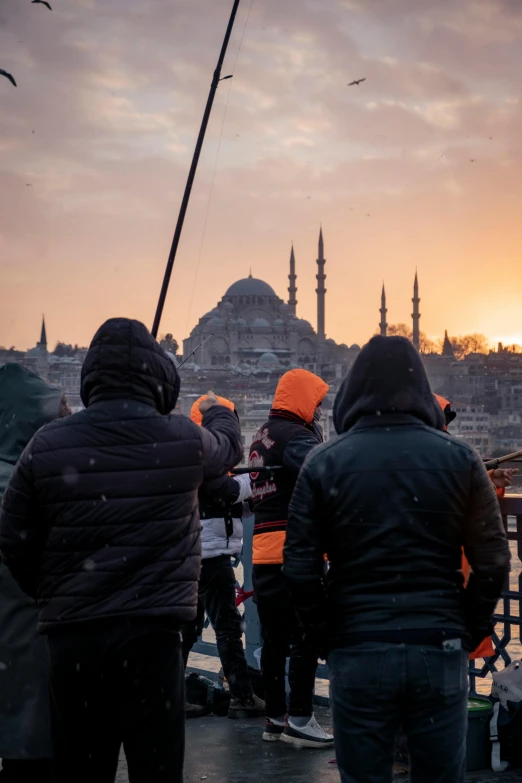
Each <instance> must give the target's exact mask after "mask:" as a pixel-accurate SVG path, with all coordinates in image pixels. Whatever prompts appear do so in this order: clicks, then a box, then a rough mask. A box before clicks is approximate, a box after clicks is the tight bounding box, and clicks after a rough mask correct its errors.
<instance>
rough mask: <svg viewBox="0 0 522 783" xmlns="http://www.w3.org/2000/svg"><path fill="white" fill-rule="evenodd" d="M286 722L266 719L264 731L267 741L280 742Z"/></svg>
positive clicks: (264, 737)
mask: <svg viewBox="0 0 522 783" xmlns="http://www.w3.org/2000/svg"><path fill="white" fill-rule="evenodd" d="M284 730H285V724H284V722H283V721H279V720H271V719H270V718H267V719H266V726H265V730H264V732H263V739H264V740H265V742H279V740H280V739H281V737H282V736H283V732H284Z"/></svg>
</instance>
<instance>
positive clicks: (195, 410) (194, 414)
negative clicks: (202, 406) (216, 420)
mask: <svg viewBox="0 0 522 783" xmlns="http://www.w3.org/2000/svg"><path fill="white" fill-rule="evenodd" d="M207 397H208V395H207V394H204V395H203V397H200V398H199V400H196V402H195V403H194V404H193V406H192V408H191V409H190V419H191V421H193V422H194V424H199V426H200V427H201V424H202V422H203V414H202V413H201V411H200V410H199V403H200V402H203V400H206V399H207ZM216 397H217V395H216ZM217 400H218V402H219V404H220V405H224V407H225V408H228V409H229V410H231V411H235V407H234V403H233V402H231V401H230V400H227V399H226V397H218V398H217Z"/></svg>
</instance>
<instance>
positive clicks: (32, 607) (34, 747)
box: [0, 364, 63, 759]
mask: <svg viewBox="0 0 522 783" xmlns="http://www.w3.org/2000/svg"><path fill="white" fill-rule="evenodd" d="M62 398H63V392H62V391H61V389H57V388H55V387H54V386H50V385H49V384H47V383H45V381H42V379H41V378H39V377H38V376H37V375H34V373H32V372H29V370H26V369H24V368H23V367H22V366H21V365H19V364H6V365H4V366H3V367H0V496H1V495H2V494H3V492H4V490H5V488H6V486H7V483H8V481H9V478H10V476H11V473H12V472H13V469H14V466H15V464H16V462H17V460H18V458H19V457H20V455H21V453H22V451H23V450H24V448H25V446H27V444H28V442H29V441H30V440H31V438H32V437H33V435H34V434H35V432H36V431H37V430H38V429H39V428H40V427H42V426H43V425H44V424H47V423H48V422H50V421H52V420H53V419H55V418H56V417H57V416H58V412H59V408H60V403H61V401H62ZM37 621H38V607H37V605H36V602H35V600H34V599H33V598H29V596H27V595H26V594H25V593H24V592H23V591H22V590H21V589H20V587H19V586H18V585H17V583H16V582H15V580H14V579H13V577H12V576H11V574H10V573H9V570H8V569H7V566H6V565H4V563H0V758H9V759H39V758H50V757H51V737H50V732H49V696H48V692H49V672H48V667H47V654H46V650H45V642H44V640H43V639H42V637H41V636H38V635H37V633H36V624H37Z"/></svg>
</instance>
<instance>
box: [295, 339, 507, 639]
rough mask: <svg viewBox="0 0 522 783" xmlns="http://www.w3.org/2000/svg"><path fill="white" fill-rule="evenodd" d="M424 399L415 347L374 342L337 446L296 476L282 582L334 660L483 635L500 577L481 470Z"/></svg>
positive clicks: (340, 411)
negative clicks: (363, 650) (348, 650)
mask: <svg viewBox="0 0 522 783" xmlns="http://www.w3.org/2000/svg"><path fill="white" fill-rule="evenodd" d="M432 400H433V396H432V395H431V391H430V387H429V383H428V380H427V377H426V373H425V370H424V367H423V365H422V362H421V360H420V357H419V356H418V354H417V353H416V351H415V350H414V349H413V347H412V346H411V344H410V343H408V341H407V340H404V339H402V338H381V337H377V338H373V339H372V340H371V341H370V343H369V344H368V345H367V346H366V347H365V348H364V349H363V351H362V352H361V354H360V356H359V358H358V359H357V360H356V362H355V364H354V367H353V369H352V372H351V374H350V376H349V377H348V379H347V380H346V381H345V382H344V383H343V385H342V387H341V390H340V391H339V394H338V396H337V399H336V404H335V423H336V427H337V429H338V432H339V433H340V436H339V437H338V438H336V439H334V440H333V441H331V442H329V443H328V444H326V445H324V446H321V447H319V448H318V449H317V450H316V451H315V452H314V453H313V455H312V456H311V458H310V459H309V460H308V461H307V463H306V464H305V466H304V468H303V470H302V471H301V474H300V477H299V480H298V482H297V486H296V489H295V492H294V495H293V499H292V504H291V507H290V515H289V522H288V531H287V542H286V547H285V566H284V571H285V574H286V577H287V579H288V580H289V583H290V586H291V590H292V593H293V596H294V600H295V602H296V605H297V606H298V609H299V611H300V614H301V617H302V619H303V622H304V624H305V626H306V627H307V628H308V630H309V631H310V632H313V631H314V629H315V632H316V633H320V634H321V633H324V634H325V635H326V636H327V638H328V640H329V646H330V648H337V647H342V646H346V645H349V644H354V643H358V642H362V641H377V642H391V643H394V642H398V643H402V642H404V643H406V642H411V643H422V644H429V643H431V642H433V643H439V642H442V641H443V639H445V638H446V639H448V638H452V637H456V638H461V639H462V640H463V641H464V643H465V644H466V645H468V647H470V648H471V647H472V646H475V645H476V643H478V642H480V641H481V639H483V638H484V637H485V636H486V635H487V633H488V630H489V622H490V617H491V614H492V613H493V611H494V609H495V606H496V602H497V600H498V598H499V596H500V593H501V590H502V587H503V585H504V581H505V578H506V575H507V573H508V569H509V560H510V555H509V547H508V543H507V540H506V534H505V532H504V528H503V525H502V519H501V515H500V510H499V506H498V501H497V497H496V494H495V490H494V488H493V486H492V484H491V481H490V480H489V477H488V475H487V472H486V470H485V468H484V465H483V463H482V461H481V459H480V457H479V456H478V455H477V454H476V453H475V451H474V450H473V449H472V448H470V447H469V446H468V445H466V444H465V443H462V442H460V441H457V440H455V439H454V438H452V437H451V436H449V435H447V434H445V433H444V432H442V431H440V430H439V429H436V428H435V427H440V428H441V429H442V426H443V421H442V418H441V415H440V413H441V412H440V408H439V407H438V406H437V404H436V403H435V402H433V403H432ZM462 547H464V549H465V552H466V556H467V557H468V559H469V561H470V563H471V566H472V569H473V574H472V577H471V579H470V582H469V585H468V588H467V589H466V590H464V585H463V576H462V571H461V553H462ZM324 552H327V553H328V559H329V561H330V570H329V572H328V578H327V583H326V591H325V584H324V581H323V573H324V571H323V553H324ZM326 617H329V623H327V622H326V619H325V618H326Z"/></svg>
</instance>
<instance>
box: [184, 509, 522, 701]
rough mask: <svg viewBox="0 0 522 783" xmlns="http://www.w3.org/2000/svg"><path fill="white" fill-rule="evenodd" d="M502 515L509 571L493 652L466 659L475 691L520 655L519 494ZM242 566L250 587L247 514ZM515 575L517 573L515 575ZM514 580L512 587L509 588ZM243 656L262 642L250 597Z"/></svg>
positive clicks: (206, 646) (212, 648) (250, 657)
mask: <svg viewBox="0 0 522 783" xmlns="http://www.w3.org/2000/svg"><path fill="white" fill-rule="evenodd" d="M501 508H502V516H503V519H504V524H505V526H506V530H507V535H508V538H509V541H510V542H515V544H516V545H515V546H513V544H511V553H512V557H513V560H512V567H511V575H510V577H509V578H508V580H507V583H506V588H505V590H504V592H503V594H502V599H501V602H500V605H499V610H498V611H497V613H496V614H495V615H494V618H493V619H494V622H495V631H494V634H493V646H494V648H495V655H494V656H493V657H492V658H488V659H486V660H482V662H480V661H470V666H469V677H470V690H471V692H472V693H476V688H477V679H484V678H486V677H487V676H488V674H489V673H491V672H495V671H497V670H498V666H499V665H500V667H501V668H503V667H504V666H507V665H508V664H509V663H511V660H512V659H513V658H518V657H522V649H521V647H520V645H521V641H522V640H521V622H522V621H521V617H522V495H508V496H507V497H506V498H504V499H503V500H502V501H501ZM243 528H244V538H243V556H242V558H241V562H242V566H243V579H244V587H245V589H246V590H250V589H252V537H253V529H254V518H253V517H247V518H246V519H244V520H243ZM517 575H518V576H517ZM515 580H516V589H512V586H513V583H514V582H515ZM244 611H245V614H244V620H245V640H246V656H247V661H248V663H249V664H250V665H251V666H257V662H256V659H255V656H254V651H255V650H257V649H258V648H259V647H261V646H262V643H263V642H262V637H261V627H260V623H259V618H258V616H257V610H256V606H255V604H254V602H253V601H252V600H247V601H246V602H245V604H244ZM193 650H194V652H196V653H201V654H203V655H212V656H218V655H219V654H218V651H217V647H216V645H215V644H214V643H212V642H205V641H201V640H200V641H199V642H198V643H197V644H196V645H195V646H194V648H193ZM317 676H318V677H319V678H321V679H328V668H327V666H326V665H324V664H323V665H320V666H319V667H318V670H317Z"/></svg>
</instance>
